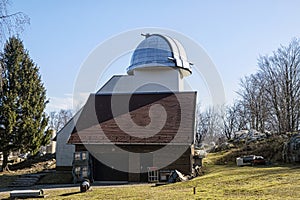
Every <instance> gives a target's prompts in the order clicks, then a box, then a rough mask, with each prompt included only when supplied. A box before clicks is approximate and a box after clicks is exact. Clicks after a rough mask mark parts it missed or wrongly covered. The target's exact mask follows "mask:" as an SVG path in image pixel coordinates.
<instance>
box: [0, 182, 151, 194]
mask: <svg viewBox="0 0 300 200" xmlns="http://www.w3.org/2000/svg"><path fill="white" fill-rule="evenodd" d="M139 185H152V184H150V183H122V184H120V183H117V182H116V183H113V182H110V183H102V182H95V183H92V184H91V187H92V188H100V187H132V186H139ZM76 188H77V189H78V190H79V183H77V184H48V185H34V186H30V187H6V188H0V194H1V193H2V194H3V193H7V192H11V191H13V190H34V189H43V190H60V189H76Z"/></svg>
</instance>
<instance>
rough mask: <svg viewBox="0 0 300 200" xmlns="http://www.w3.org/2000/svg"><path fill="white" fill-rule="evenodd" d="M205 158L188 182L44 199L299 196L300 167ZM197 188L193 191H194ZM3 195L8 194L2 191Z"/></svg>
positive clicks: (65, 192) (70, 192)
mask: <svg viewBox="0 0 300 200" xmlns="http://www.w3.org/2000/svg"><path fill="white" fill-rule="evenodd" d="M219 156H220V154H209V156H208V158H207V159H206V161H204V163H205V165H206V168H207V173H206V174H205V175H204V176H201V177H198V178H195V179H193V180H191V181H188V182H182V183H176V184H170V185H165V186H159V187H153V186H152V185H140V186H139V185H137V186H119V187H94V188H92V191H88V192H86V193H79V192H78V191H79V188H78V189H59V190H46V191H45V194H46V195H48V196H47V197H46V198H47V199H74V200H76V199H80V200H82V199H293V200H294V199H300V192H299V191H300V166H294V165H285V166H260V167H250V166H249V167H237V166H235V165H233V164H231V165H214V164H213V161H214V160H215V159H217V158H218V157H219ZM193 187H196V194H195V195H194V194H193ZM4 197H5V198H7V197H8V194H5V196H4Z"/></svg>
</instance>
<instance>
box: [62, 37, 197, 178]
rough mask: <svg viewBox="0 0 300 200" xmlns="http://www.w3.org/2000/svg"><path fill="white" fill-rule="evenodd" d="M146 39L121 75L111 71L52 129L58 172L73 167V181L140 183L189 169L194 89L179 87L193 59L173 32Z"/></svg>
mask: <svg viewBox="0 0 300 200" xmlns="http://www.w3.org/2000/svg"><path fill="white" fill-rule="evenodd" d="M144 37H145V38H144V40H142V41H141V42H140V44H138V46H137V47H136V49H135V50H134V52H133V54H132V57H131V61H130V65H129V66H128V67H127V68H126V71H127V75H114V76H113V77H111V79H110V80H109V81H107V82H106V83H105V84H104V85H103V86H102V87H101V88H100V89H99V90H98V91H97V92H96V93H91V94H90V96H89V98H88V100H87V102H86V104H85V105H84V106H83V108H82V109H81V110H80V111H79V112H78V113H77V114H76V115H75V116H74V117H73V119H71V121H70V122H69V123H68V124H67V125H66V126H65V127H64V128H63V129H62V130H61V131H60V132H59V133H58V134H57V137H56V140H57V150H56V152H57V156H56V157H57V170H60V169H61V170H63V169H64V170H66V169H70V170H72V173H73V175H74V181H79V180H81V179H83V178H89V179H91V180H94V181H134V182H143V181H151V180H156V178H157V177H158V176H159V173H160V172H164V173H167V172H168V171H172V170H175V169H176V170H178V171H180V172H182V173H184V174H191V173H192V168H193V158H192V151H193V149H192V146H193V143H194V136H195V128H194V127H195V105H196V92H195V91H185V87H184V78H185V77H187V76H189V75H191V74H192V70H191V64H190V63H189V61H188V60H187V55H186V52H185V50H184V48H183V46H182V45H181V44H180V42H178V41H177V40H175V39H174V38H171V37H169V36H166V35H161V34H144ZM152 172H155V173H154V175H153V174H151V173H152ZM157 174H158V175H157ZM152 175H153V176H152Z"/></svg>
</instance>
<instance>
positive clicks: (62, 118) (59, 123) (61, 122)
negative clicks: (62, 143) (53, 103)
mask: <svg viewBox="0 0 300 200" xmlns="http://www.w3.org/2000/svg"><path fill="white" fill-rule="evenodd" d="M71 118H72V111H71V110H63V109H61V110H60V111H59V112H56V111H53V112H50V115H49V127H50V128H52V129H53V130H55V131H56V132H58V131H60V129H62V128H63V127H64V126H65V125H66V124H67V123H68V121H69V120H70V119H71Z"/></svg>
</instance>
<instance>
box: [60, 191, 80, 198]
mask: <svg viewBox="0 0 300 200" xmlns="http://www.w3.org/2000/svg"><path fill="white" fill-rule="evenodd" d="M79 193H81V192H80V191H77V192H69V193H65V194H61V195H60V196H62V197H67V196H71V195H74V194H79Z"/></svg>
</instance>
